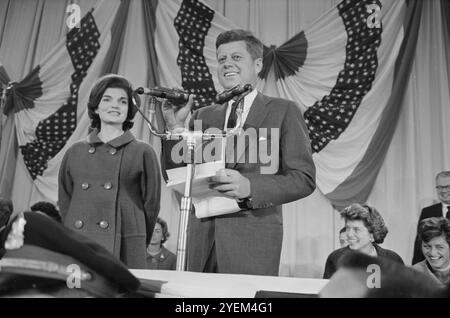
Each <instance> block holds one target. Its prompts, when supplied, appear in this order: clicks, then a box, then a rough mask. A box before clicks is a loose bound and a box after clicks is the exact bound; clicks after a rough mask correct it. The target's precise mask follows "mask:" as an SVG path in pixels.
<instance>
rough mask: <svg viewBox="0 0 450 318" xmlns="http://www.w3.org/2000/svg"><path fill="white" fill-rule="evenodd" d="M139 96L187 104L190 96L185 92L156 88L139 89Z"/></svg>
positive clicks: (137, 91) (137, 90)
mask: <svg viewBox="0 0 450 318" xmlns="http://www.w3.org/2000/svg"><path fill="white" fill-rule="evenodd" d="M135 92H136V93H138V94H139V95H142V94H145V95H151V96H154V97H160V98H166V99H169V100H171V101H173V102H178V103H186V102H187V101H188V100H189V94H188V93H186V92H183V91H177V90H174V89H170V88H164V87H156V88H145V87H139V88H138V89H136V91H135Z"/></svg>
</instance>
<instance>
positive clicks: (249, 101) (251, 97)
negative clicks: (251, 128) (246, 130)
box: [223, 89, 258, 130]
mask: <svg viewBox="0 0 450 318" xmlns="http://www.w3.org/2000/svg"><path fill="white" fill-rule="evenodd" d="M257 94H258V91H257V90H256V89H254V90H252V91H251V92H250V93H249V94H248V95H247V96H245V97H244V110H243V112H242V124H244V123H245V121H246V119H247V116H248V113H249V112H250V108H251V107H252V104H253V101H254V100H255V98H256V95H257ZM233 103H234V100H230V101H229V102H228V107H227V112H226V114H225V126H224V127H223V129H225V130H226V129H227V124H228V118H229V117H230V113H231V108H232V106H233Z"/></svg>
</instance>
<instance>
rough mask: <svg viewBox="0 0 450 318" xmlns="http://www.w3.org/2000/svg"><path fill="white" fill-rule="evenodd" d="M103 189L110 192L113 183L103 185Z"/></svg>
mask: <svg viewBox="0 0 450 318" xmlns="http://www.w3.org/2000/svg"><path fill="white" fill-rule="evenodd" d="M103 187H104V188H105V189H106V190H110V189H111V188H112V183H111V182H106V183H105V184H104V185H103Z"/></svg>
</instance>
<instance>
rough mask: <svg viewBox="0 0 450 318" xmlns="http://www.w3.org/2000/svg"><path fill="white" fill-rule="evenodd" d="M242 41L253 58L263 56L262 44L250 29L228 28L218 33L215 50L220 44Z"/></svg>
mask: <svg viewBox="0 0 450 318" xmlns="http://www.w3.org/2000/svg"><path fill="white" fill-rule="evenodd" d="M237 41H244V42H245V44H246V45H247V51H248V52H249V53H250V55H251V56H252V58H253V60H256V59H258V58H263V47H264V46H263V44H262V42H261V41H260V40H259V39H258V38H256V37H255V36H254V35H253V34H252V33H251V32H250V31H247V30H241V29H236V30H229V31H225V32H222V33H220V34H219V36H218V37H217V39H216V50H217V49H218V48H219V46H221V45H222V44H226V43H230V42H237Z"/></svg>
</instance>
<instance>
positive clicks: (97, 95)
mask: <svg viewBox="0 0 450 318" xmlns="http://www.w3.org/2000/svg"><path fill="white" fill-rule="evenodd" d="M108 88H121V89H123V90H124V91H125V92H126V93H127V96H128V113H127V118H126V119H125V121H124V123H123V125H122V128H123V130H128V129H131V127H133V122H132V121H131V120H132V119H133V118H134V115H136V112H137V109H136V107H135V106H134V105H136V106H137V107H139V105H140V99H139V97H138V96H137V94H136V93H134V92H133V88H132V86H131V83H130V82H129V81H128V80H127V79H126V78H125V77H123V76H120V75H116V74H108V75H105V76H102V77H100V78H99V79H98V80H97V81H96V82H95V84H94V85H93V86H92V89H91V93H90V95H89V100H88V104H87V108H88V115H89V118H90V119H91V127H92V128H98V129H100V117H99V116H98V114H97V113H96V112H95V111H96V110H97V108H98V105H99V104H100V101H101V99H102V97H103V94H104V93H105V91H106V89H108Z"/></svg>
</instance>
